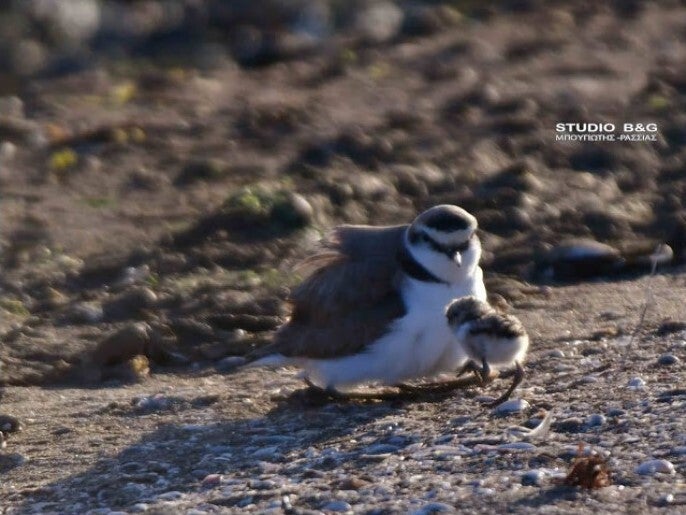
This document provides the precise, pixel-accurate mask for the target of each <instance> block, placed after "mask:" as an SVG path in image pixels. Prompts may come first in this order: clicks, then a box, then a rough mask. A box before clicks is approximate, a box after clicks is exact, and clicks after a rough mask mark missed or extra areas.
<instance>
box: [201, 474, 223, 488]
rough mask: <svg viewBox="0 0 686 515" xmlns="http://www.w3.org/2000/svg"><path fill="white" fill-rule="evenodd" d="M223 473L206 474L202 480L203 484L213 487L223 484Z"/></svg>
mask: <svg viewBox="0 0 686 515" xmlns="http://www.w3.org/2000/svg"><path fill="white" fill-rule="evenodd" d="M221 482H222V475H221V474H208V475H207V476H205V477H204V478H203V480H202V482H201V484H202V486H205V487H213V486H217V485H219V484H221Z"/></svg>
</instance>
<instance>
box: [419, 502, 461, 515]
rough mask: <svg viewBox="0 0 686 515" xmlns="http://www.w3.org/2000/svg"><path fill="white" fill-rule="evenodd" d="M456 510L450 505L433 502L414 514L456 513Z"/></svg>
mask: <svg viewBox="0 0 686 515" xmlns="http://www.w3.org/2000/svg"><path fill="white" fill-rule="evenodd" d="M454 512H455V508H454V507H453V506H450V505H449V504H445V503H442V502H431V503H429V504H425V505H424V506H422V507H421V508H420V509H418V510H417V511H415V512H413V515H430V514H431V513H454Z"/></svg>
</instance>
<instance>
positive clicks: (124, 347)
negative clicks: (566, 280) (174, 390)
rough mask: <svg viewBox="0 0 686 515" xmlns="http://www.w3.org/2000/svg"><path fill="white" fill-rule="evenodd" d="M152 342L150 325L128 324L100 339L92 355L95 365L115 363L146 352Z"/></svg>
mask: <svg viewBox="0 0 686 515" xmlns="http://www.w3.org/2000/svg"><path fill="white" fill-rule="evenodd" d="M149 342H150V327H149V326H148V325H147V324H145V323H142V322H138V323H135V324H131V325H128V326H126V327H123V328H122V329H119V330H118V331H116V332H114V333H112V334H111V335H109V336H107V337H106V338H105V339H104V340H102V341H100V343H98V345H97V346H96V347H95V349H94V350H93V352H92V354H91V356H90V363H92V364H95V365H105V366H107V365H115V364H118V363H123V362H126V361H128V360H129V359H131V358H134V357H135V356H138V355H140V354H146V353H147V350H148V343H149Z"/></svg>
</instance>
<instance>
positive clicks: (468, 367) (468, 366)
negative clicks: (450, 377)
mask: <svg viewBox="0 0 686 515" xmlns="http://www.w3.org/2000/svg"><path fill="white" fill-rule="evenodd" d="M467 372H473V373H474V374H476V375H477V376H479V377H481V376H480V375H479V374H480V372H481V369H480V368H479V367H477V366H476V363H474V362H473V361H472V360H469V361H467V363H465V364H464V366H463V367H462V368H461V369H460V371H459V372H458V373H457V375H456V376H455V377H460V376H461V375H464V374H466V373H467Z"/></svg>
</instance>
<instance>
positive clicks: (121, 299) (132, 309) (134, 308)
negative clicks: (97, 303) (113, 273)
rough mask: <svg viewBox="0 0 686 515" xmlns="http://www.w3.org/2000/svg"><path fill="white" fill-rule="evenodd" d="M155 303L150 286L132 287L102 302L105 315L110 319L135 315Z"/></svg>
mask: <svg viewBox="0 0 686 515" xmlns="http://www.w3.org/2000/svg"><path fill="white" fill-rule="evenodd" d="M156 303H157V295H156V294H155V292H154V291H152V290H151V289H150V288H146V287H140V288H132V289H131V290H129V291H126V292H124V293H122V294H120V295H117V296H116V297H114V298H113V299H111V300H109V301H107V302H106V303H105V304H103V311H104V312H105V316H106V317H107V318H108V319H110V320H121V319H126V318H132V317H136V316H138V315H140V314H141V312H142V311H143V310H146V309H150V308H152V307H153V306H154V305H155V304H156Z"/></svg>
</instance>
